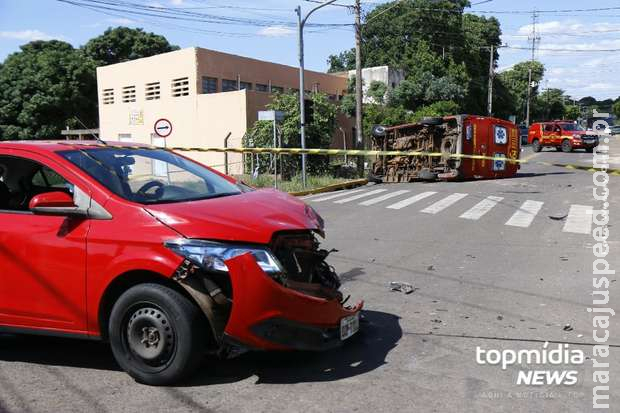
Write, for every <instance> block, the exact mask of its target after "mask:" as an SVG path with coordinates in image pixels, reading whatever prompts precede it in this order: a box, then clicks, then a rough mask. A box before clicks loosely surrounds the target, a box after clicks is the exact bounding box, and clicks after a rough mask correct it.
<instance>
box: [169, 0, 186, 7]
mask: <svg viewBox="0 0 620 413" xmlns="http://www.w3.org/2000/svg"><path fill="white" fill-rule="evenodd" d="M170 3H171V4H172V5H174V6H180V5H182V4H183V0H170Z"/></svg>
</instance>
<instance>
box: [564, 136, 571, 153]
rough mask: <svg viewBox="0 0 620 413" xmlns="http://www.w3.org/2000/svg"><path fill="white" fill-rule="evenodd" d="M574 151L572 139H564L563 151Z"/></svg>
mask: <svg viewBox="0 0 620 413" xmlns="http://www.w3.org/2000/svg"><path fill="white" fill-rule="evenodd" d="M572 151H573V147H572V146H571V145H570V141H569V140H568V139H564V140H563V141H562V152H564V153H569V152H572Z"/></svg>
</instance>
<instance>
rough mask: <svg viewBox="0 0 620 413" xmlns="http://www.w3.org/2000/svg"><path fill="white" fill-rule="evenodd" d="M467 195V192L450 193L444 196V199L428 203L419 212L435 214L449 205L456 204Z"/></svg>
mask: <svg viewBox="0 0 620 413" xmlns="http://www.w3.org/2000/svg"><path fill="white" fill-rule="evenodd" d="M466 196H467V194H459V193H456V194H452V195H450V196H447V197H445V198H444V199H442V200H440V201H437V202H435V203H434V204H433V205H430V206H428V207H426V208H424V209H423V210H422V211H421V212H424V213H425V214H437V213H439V212H441V211H443V210H444V209H446V208H448V207H449V206H451V205H454V204H456V203H457V202H459V201H460V200H461V199H463V198H465V197H466Z"/></svg>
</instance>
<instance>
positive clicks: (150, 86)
mask: <svg viewBox="0 0 620 413" xmlns="http://www.w3.org/2000/svg"><path fill="white" fill-rule="evenodd" d="M160 94H161V91H160V85H159V82H153V83H147V84H146V85H145V87H144V97H145V99H146V100H156V99H159V97H160Z"/></svg>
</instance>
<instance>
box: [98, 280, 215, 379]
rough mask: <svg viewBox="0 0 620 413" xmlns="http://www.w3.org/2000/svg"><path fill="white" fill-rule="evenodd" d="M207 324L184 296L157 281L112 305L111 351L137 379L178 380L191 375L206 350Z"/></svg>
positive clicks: (198, 310)
mask: <svg viewBox="0 0 620 413" xmlns="http://www.w3.org/2000/svg"><path fill="white" fill-rule="evenodd" d="M205 324H206V320H205V318H204V316H203V315H202V313H201V312H200V309H199V308H198V307H197V306H196V305H195V304H194V303H193V302H191V301H190V300H189V299H187V298H186V297H185V296H183V295H182V294H180V293H178V292H177V291H174V290H173V289H170V288H167V287H165V286H162V285H159V284H140V285H137V286H135V287H132V288H130V289H129V290H127V291H126V292H125V293H123V295H121V297H120V298H119V299H118V301H117V302H116V303H115V304H114V307H113V308H112V314H111V316H110V323H109V337H110V344H111V346H112V352H113V353H114V357H115V358H116V361H117V362H118V364H119V365H120V366H121V367H122V368H123V370H125V371H126V372H127V373H128V374H129V375H130V376H132V377H133V378H134V379H136V380H137V381H138V382H140V383H144V384H149V385H154V386H163V385H170V384H174V383H177V382H179V381H180V380H182V379H184V378H186V377H188V376H189V375H190V374H191V373H192V372H193V371H194V369H196V367H197V366H198V365H199V363H200V361H201V358H202V357H203V355H204V354H205V351H206V349H207V343H208V341H207V337H208V336H207V331H208V330H207V329H208V325H205Z"/></svg>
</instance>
